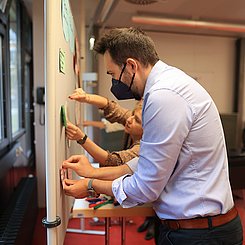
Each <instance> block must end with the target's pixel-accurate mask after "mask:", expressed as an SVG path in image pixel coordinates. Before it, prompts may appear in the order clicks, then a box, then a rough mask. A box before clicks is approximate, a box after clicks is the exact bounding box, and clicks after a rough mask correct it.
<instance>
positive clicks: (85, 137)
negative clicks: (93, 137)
mask: <svg viewBox="0 0 245 245" xmlns="http://www.w3.org/2000/svg"><path fill="white" fill-rule="evenodd" d="M87 138H88V136H87V135H86V134H85V135H84V136H83V138H81V139H80V140H77V143H78V144H79V145H83V144H84V143H85V142H86V140H87Z"/></svg>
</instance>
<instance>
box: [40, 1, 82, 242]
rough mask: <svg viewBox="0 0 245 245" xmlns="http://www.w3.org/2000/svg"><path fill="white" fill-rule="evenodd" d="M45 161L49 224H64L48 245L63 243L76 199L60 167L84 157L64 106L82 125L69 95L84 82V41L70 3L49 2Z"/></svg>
mask: <svg viewBox="0 0 245 245" xmlns="http://www.w3.org/2000/svg"><path fill="white" fill-rule="evenodd" d="M44 13H45V16H44V21H45V25H44V26H45V39H44V43H45V52H44V56H45V57H44V60H45V69H44V70H45V72H44V73H45V74H44V77H45V101H46V104H45V115H46V118H45V161H46V200H47V201H46V207H47V217H46V220H47V222H54V221H55V220H56V219H57V217H59V218H60V219H61V224H60V225H59V226H57V227H54V228H48V229H47V244H50V245H51V244H52V245H54V244H63V242H64V238H65V233H66V228H67V224H68V219H69V215H70V212H71V207H72V204H73V201H74V200H73V199H72V198H69V197H67V196H65V195H64V193H63V189H62V185H61V181H60V166H61V164H62V162H63V161H64V160H65V159H67V158H68V157H69V156H71V155H73V154H81V153H82V149H81V147H80V146H79V145H78V144H77V143H76V142H74V141H73V142H69V141H68V140H67V139H66V137H65V127H64V125H63V124H62V120H61V107H62V106H64V107H65V108H66V113H67V117H68V120H69V121H71V122H72V123H74V124H79V123H80V122H81V120H82V115H83V106H82V104H80V103H78V102H74V101H70V100H69V99H68V96H69V95H70V94H71V93H72V92H73V90H74V89H75V88H78V87H80V86H81V83H80V76H81V70H80V59H79V58H80V54H79V51H80V42H79V40H78V37H77V34H76V33H77V32H76V28H75V25H74V21H73V16H72V13H71V9H70V3H69V0H55V1H48V0H46V1H45V6H44Z"/></svg>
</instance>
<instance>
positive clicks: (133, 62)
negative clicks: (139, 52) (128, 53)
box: [127, 58, 138, 73]
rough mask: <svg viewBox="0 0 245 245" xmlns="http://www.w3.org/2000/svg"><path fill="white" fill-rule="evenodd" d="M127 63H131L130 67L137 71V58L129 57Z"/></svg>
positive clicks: (133, 71) (134, 71)
mask: <svg viewBox="0 0 245 245" xmlns="http://www.w3.org/2000/svg"><path fill="white" fill-rule="evenodd" d="M127 63H128V64H129V67H130V68H131V69H132V73H136V70H137V68H138V64H137V61H136V60H135V59H132V58H128V59H127Z"/></svg>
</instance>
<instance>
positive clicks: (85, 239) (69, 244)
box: [32, 195, 245, 245]
mask: <svg viewBox="0 0 245 245" xmlns="http://www.w3.org/2000/svg"><path fill="white" fill-rule="evenodd" d="M234 200H235V205H236V207H237V209H238V212H239V215H240V217H241V220H242V223H243V227H245V201H244V199H242V197H241V195H235V196H234ZM44 216H45V210H44V209H41V210H40V212H39V215H38V218H37V222H36V227H35V231H34V235H33V242H32V245H46V231H45V228H44V227H42V225H41V219H42V218H43V217H44ZM127 221H128V222H127V225H126V245H137V244H140V245H153V244H155V243H154V239H151V240H148V241H147V240H145V239H144V237H145V234H146V232H142V233H139V232H137V228H138V227H139V226H140V225H141V224H142V223H143V221H144V218H142V217H133V218H131V219H130V218H128V219H127ZM132 221H133V222H132ZM91 222H93V220H92V219H86V222H85V229H95V230H103V229H104V227H103V226H101V225H100V226H94V225H90V223H91ZM118 222H119V221H118V220H117V219H114V220H112V226H111V228H110V245H118V244H120V235H121V234H120V226H119V225H118ZM79 226H80V219H71V220H70V221H69V225H68V227H69V228H79ZM243 236H244V238H245V229H244V235H243ZM77 244H89V245H103V244H105V243H104V236H102V235H88V234H75V233H70V232H67V233H66V236H65V241H64V245H77ZM244 245H245V242H244Z"/></svg>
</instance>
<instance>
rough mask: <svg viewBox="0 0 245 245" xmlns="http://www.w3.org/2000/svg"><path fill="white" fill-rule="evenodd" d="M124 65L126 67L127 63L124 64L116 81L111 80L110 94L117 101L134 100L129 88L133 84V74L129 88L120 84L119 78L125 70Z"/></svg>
mask: <svg viewBox="0 0 245 245" xmlns="http://www.w3.org/2000/svg"><path fill="white" fill-rule="evenodd" d="M126 65H127V63H125V64H124V66H123V69H122V71H121V74H120V76H119V79H118V80H117V79H114V78H112V86H111V92H112V93H113V95H114V96H115V97H116V98H117V99H118V100H127V99H133V98H135V96H134V94H133V93H132V91H131V86H132V84H133V81H134V76H135V74H134V75H133V77H132V81H131V83H130V86H129V87H128V86H127V85H126V84H124V83H123V82H121V77H122V74H123V72H124V70H125V68H126Z"/></svg>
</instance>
